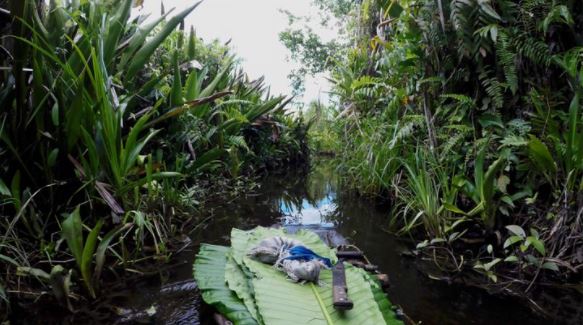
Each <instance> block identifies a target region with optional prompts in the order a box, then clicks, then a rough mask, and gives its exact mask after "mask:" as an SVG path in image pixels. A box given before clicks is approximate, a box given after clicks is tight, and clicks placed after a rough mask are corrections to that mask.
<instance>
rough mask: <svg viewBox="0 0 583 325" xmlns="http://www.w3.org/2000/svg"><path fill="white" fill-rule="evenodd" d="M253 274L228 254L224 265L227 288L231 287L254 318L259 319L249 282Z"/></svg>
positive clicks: (251, 285)
mask: <svg viewBox="0 0 583 325" xmlns="http://www.w3.org/2000/svg"><path fill="white" fill-rule="evenodd" d="M252 278H253V274H252V273H250V272H249V270H247V268H246V267H245V266H243V265H239V264H237V263H236V262H235V260H234V259H233V257H232V256H229V259H228V260H227V265H226V266H225V280H226V281H227V285H228V286H229V289H231V290H232V291H233V292H235V294H236V295H237V297H239V299H241V300H242V301H243V303H244V304H245V306H246V307H247V310H249V313H250V314H251V316H253V318H254V319H256V320H259V319H260V316H259V312H258V311H257V305H256V304H255V298H254V297H253V296H254V291H253V284H252V283H251V281H252Z"/></svg>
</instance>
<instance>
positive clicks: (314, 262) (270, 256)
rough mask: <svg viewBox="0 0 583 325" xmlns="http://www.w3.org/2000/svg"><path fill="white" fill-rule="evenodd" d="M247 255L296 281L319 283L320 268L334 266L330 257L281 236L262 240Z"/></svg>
mask: <svg viewBox="0 0 583 325" xmlns="http://www.w3.org/2000/svg"><path fill="white" fill-rule="evenodd" d="M247 255H248V256H249V257H251V258H253V259H255V260H257V261H260V262H262V263H266V264H272V265H274V266H275V267H276V268H278V269H279V270H281V271H283V272H284V273H285V274H287V276H288V277H289V278H290V279H291V280H293V281H296V282H300V281H302V282H314V283H318V280H319V277H320V269H321V268H322V267H325V268H330V267H332V263H331V262H330V259H328V258H325V257H322V256H320V255H318V254H316V253H314V251H312V250H311V249H309V248H307V247H305V246H304V245H303V244H302V243H301V242H299V241H297V240H295V239H290V238H286V237H279V236H275V237H270V238H266V239H264V240H262V241H261V242H260V243H259V244H258V245H257V246H255V247H253V248H251V249H250V250H249V252H248V253H247Z"/></svg>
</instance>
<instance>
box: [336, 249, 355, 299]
mask: <svg viewBox="0 0 583 325" xmlns="http://www.w3.org/2000/svg"><path fill="white" fill-rule="evenodd" d="M346 253H348V254H344V252H342V251H339V252H337V253H336V256H337V257H338V262H337V263H336V265H334V268H332V301H333V304H334V308H336V309H338V310H350V309H352V307H354V303H353V302H352V300H350V298H348V286H347V285H346V272H345V269H344V259H345V258H351V257H352V258H353V257H355V256H354V254H355V253H360V255H362V252H346Z"/></svg>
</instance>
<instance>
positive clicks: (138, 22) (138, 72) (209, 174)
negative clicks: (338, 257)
mask: <svg viewBox="0 0 583 325" xmlns="http://www.w3.org/2000/svg"><path fill="white" fill-rule="evenodd" d="M0 4H1V7H0V8H1V11H0V15H2V17H3V19H2V20H1V21H2V23H0V24H1V25H0V29H1V30H2V37H1V39H0V41H1V47H0V49H1V51H0V52H1V53H2V54H1V56H0V66H1V67H2V70H1V71H0V159H1V161H2V164H1V166H0V215H1V216H2V217H1V218H0V219H1V220H0V232H1V233H0V261H1V263H2V265H3V267H2V271H1V272H0V311H2V312H0V315H7V314H8V313H6V312H7V311H10V309H11V305H12V304H13V303H15V302H16V301H19V303H20V302H23V301H24V302H26V301H29V302H32V301H35V300H39V299H40V300H41V301H43V302H45V303H47V304H56V305H60V306H63V307H64V308H65V309H68V310H70V311H75V310H77V305H79V304H83V303H85V302H87V301H92V300H93V299H95V298H97V297H99V296H100V292H101V291H102V288H103V287H104V283H107V281H111V279H112V278H115V276H116V275H118V274H119V272H124V271H125V272H140V271H137V270H142V271H144V270H146V269H148V268H150V269H152V268H155V267H156V265H157V264H159V263H164V262H165V261H168V260H169V259H170V257H171V255H172V252H173V251H174V250H175V249H176V248H177V247H179V246H180V245H183V244H184V243H180V242H179V241H178V240H177V238H179V236H178V235H180V234H183V233H186V232H188V227H189V225H191V226H192V224H193V223H196V222H197V221H196V220H194V219H192V216H193V214H194V213H195V212H196V211H198V210H199V209H200V208H201V204H202V203H201V202H202V201H204V199H205V198H206V197H207V196H208V195H210V194H211V193H213V192H215V193H216V191H217V188H214V189H213V187H218V186H216V185H215V184H221V186H222V187H221V189H220V190H222V191H227V192H228V191H229V189H228V184H229V183H232V182H238V180H241V179H242V178H243V179H249V177H252V176H253V175H257V174H258V173H260V172H261V171H263V170H266V169H269V168H273V167H276V166H280V165H283V164H286V163H290V162H302V161H304V160H305V159H306V155H307V140H306V134H307V125H306V124H305V123H303V122H302V120H301V118H300V117H297V116H295V115H292V114H290V113H289V112H288V111H287V109H286V106H287V104H288V103H289V99H286V98H285V97H283V96H273V95H271V94H270V93H269V91H268V89H267V87H266V86H265V85H264V82H263V79H258V80H250V79H249V78H248V76H247V75H246V74H245V73H244V72H243V71H242V70H241V69H240V67H239V64H238V59H237V57H236V56H235V55H233V54H231V53H230V51H229V48H228V47H227V46H226V45H222V44H220V43H218V42H216V41H215V42H211V43H205V42H204V41H202V40H201V39H199V38H198V37H197V36H196V34H195V31H194V30H193V29H191V30H190V31H185V30H184V19H185V17H186V16H187V15H188V14H189V13H191V12H192V11H193V10H195V9H196V7H197V6H198V5H199V3H194V4H192V5H190V6H189V7H187V8H186V9H184V10H183V11H181V12H175V11H173V10H169V11H165V12H164V9H162V10H163V12H162V13H161V15H160V16H159V17H158V18H154V19H147V17H145V16H143V15H135V14H134V11H133V9H132V7H133V6H137V5H139V4H140V2H139V1H135V2H134V1H131V0H124V1H50V2H45V1H7V2H6V1H2V2H0ZM4 18H7V19H4ZM243 183H245V182H243ZM225 186H227V188H225ZM0 319H2V320H4V316H2V317H0Z"/></svg>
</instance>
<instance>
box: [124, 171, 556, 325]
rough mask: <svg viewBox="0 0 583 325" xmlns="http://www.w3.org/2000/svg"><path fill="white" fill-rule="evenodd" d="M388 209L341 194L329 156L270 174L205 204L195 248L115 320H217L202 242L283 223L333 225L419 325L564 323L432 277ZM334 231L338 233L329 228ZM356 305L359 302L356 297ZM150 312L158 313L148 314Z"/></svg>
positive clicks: (137, 288)
mask: <svg viewBox="0 0 583 325" xmlns="http://www.w3.org/2000/svg"><path fill="white" fill-rule="evenodd" d="M387 211H388V207H384V208H383V207H378V206H375V204H373V203H371V202H369V201H366V200H363V199H360V198H358V197H354V196H350V195H348V194H347V193H340V192H338V182H337V177H336V174H335V172H334V168H333V166H331V164H329V162H328V161H318V162H315V163H314V165H313V166H312V168H311V170H310V171H309V172H308V171H301V170H300V171H298V170H290V171H288V172H286V173H284V174H277V175H271V176H268V177H266V178H264V179H262V180H261V181H260V188H259V189H257V190H256V191H254V193H252V194H248V195H246V196H244V197H241V198H237V199H235V200H232V201H226V200H225V201H221V202H218V201H217V202H214V203H208V204H207V205H206V206H205V210H204V214H205V215H204V218H209V220H208V221H207V222H206V223H205V224H204V225H201V226H200V227H199V228H198V229H197V230H195V231H194V233H193V234H192V238H193V239H196V240H197V242H195V243H194V245H193V246H192V247H189V248H188V249H186V250H184V251H182V252H181V253H180V254H178V255H177V256H176V259H177V260H178V261H179V262H180V264H179V266H177V267H174V268H172V269H170V270H167V271H164V272H161V274H162V273H163V274H164V276H162V277H161V278H163V281H162V282H164V283H166V284H162V285H160V281H158V280H156V281H144V282H140V283H137V284H135V285H134V286H133V288H132V291H131V294H130V295H129V297H127V298H124V305H125V306H126V308H127V309H126V311H128V315H127V316H122V318H121V319H118V323H135V322H138V321H139V320H140V319H141V320H144V321H145V323H157V324H158V323H160V324H165V323H167V324H197V323H202V324H212V323H213V320H212V315H211V314H210V313H208V310H207V311H205V309H204V308H203V307H202V305H203V303H202V302H201V298H200V296H199V294H198V292H197V291H196V284H195V283H194V282H193V281H192V263H193V260H194V256H195V254H196V252H197V251H198V243H200V242H206V243H212V244H223V245H226V244H228V240H229V238H230V231H231V228H233V227H237V228H240V229H251V228H253V227H255V226H258V225H259V226H266V227H269V226H273V225H281V226H284V227H290V228H297V226H302V227H312V228H317V229H320V230H321V229H322V228H324V229H330V230H334V231H335V232H337V233H338V234H340V235H341V236H342V237H344V238H346V239H347V240H349V241H350V242H351V243H353V244H355V245H357V246H358V247H359V248H360V249H362V250H363V251H364V252H365V254H366V255H367V257H368V258H369V259H370V261H371V262H372V263H373V264H376V265H378V266H379V271H380V272H381V273H386V274H388V276H389V278H390V282H391V287H390V288H389V290H388V293H389V299H390V300H391V302H392V303H393V304H395V305H399V306H401V308H402V309H403V311H404V312H405V313H406V314H407V315H408V316H409V317H410V318H411V319H413V320H415V321H421V322H422V324H439V325H441V324H488V325H492V324H543V323H544V324H553V323H556V324H562V323H563V322H549V321H546V322H545V321H544V320H542V319H540V318H539V316H537V315H536V314H535V313H533V312H532V311H531V310H530V309H529V308H527V307H526V306H525V305H524V304H522V303H520V302H519V301H518V300H517V299H516V298H512V297H501V296H493V295H489V294H488V293H486V292H485V291H483V290H480V289H476V288H471V287H466V286H462V285H457V284H447V283H445V282H442V281H435V280H431V279H430V278H429V277H428V276H427V275H426V274H425V273H424V272H422V265H421V264H422V263H421V262H420V261H419V260H418V259H415V258H410V257H404V256H403V254H402V253H403V252H405V251H408V250H409V249H410V247H407V245H409V246H410V245H411V244H406V243H405V242H404V241H403V240H402V239H399V238H396V237H395V236H393V235H390V234H388V233H387V232H386V231H384V230H383V229H384V227H385V225H386V223H387V214H388V213H387ZM332 233H334V232H332ZM356 303H358V302H356ZM148 314H151V315H153V316H152V317H149V316H148Z"/></svg>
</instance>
